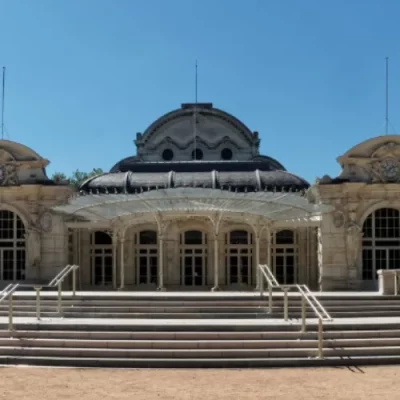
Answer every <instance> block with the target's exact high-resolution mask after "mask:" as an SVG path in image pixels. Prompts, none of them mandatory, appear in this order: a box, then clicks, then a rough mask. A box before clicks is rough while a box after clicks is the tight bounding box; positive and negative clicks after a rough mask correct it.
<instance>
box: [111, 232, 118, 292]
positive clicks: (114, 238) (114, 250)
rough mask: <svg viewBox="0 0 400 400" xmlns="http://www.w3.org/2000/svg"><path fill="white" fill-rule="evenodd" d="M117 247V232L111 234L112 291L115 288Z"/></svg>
mask: <svg viewBox="0 0 400 400" xmlns="http://www.w3.org/2000/svg"><path fill="white" fill-rule="evenodd" d="M117 246H118V236H117V232H115V231H114V232H113V234H112V285H113V289H116V288H117Z"/></svg>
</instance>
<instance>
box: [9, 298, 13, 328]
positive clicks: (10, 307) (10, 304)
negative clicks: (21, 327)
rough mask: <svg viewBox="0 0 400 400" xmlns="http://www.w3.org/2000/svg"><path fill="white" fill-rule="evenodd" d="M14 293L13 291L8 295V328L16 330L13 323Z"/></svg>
mask: <svg viewBox="0 0 400 400" xmlns="http://www.w3.org/2000/svg"><path fill="white" fill-rule="evenodd" d="M13 303H14V294H13V293H11V294H10V296H9V297H8V330H9V331H10V332H12V331H13V330H14V325H13V312H14V304H13Z"/></svg>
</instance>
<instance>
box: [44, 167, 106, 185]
mask: <svg viewBox="0 0 400 400" xmlns="http://www.w3.org/2000/svg"><path fill="white" fill-rule="evenodd" d="M103 173H104V172H103V170H102V169H101V168H93V170H92V171H91V172H83V171H79V169H77V170H76V171H74V172H73V173H72V175H71V176H70V177H67V176H66V175H65V174H64V173H62V172H56V173H54V174H53V176H52V177H51V179H52V180H54V181H55V182H61V181H69V183H70V184H71V185H72V186H75V187H76V188H78V187H79V186H80V185H81V184H82V183H83V182H84V181H85V180H86V179H89V178H91V177H92V176H96V175H100V174H103Z"/></svg>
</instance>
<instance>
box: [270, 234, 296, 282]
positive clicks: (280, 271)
mask: <svg viewBox="0 0 400 400" xmlns="http://www.w3.org/2000/svg"><path fill="white" fill-rule="evenodd" d="M271 250H272V268H273V273H274V275H275V277H276V279H277V281H278V282H279V283H280V284H286V285H290V284H293V283H296V282H297V281H298V267H297V256H298V241H297V234H296V233H295V232H294V231H291V230H282V231H279V232H276V233H275V234H274V235H273V238H272V247H271Z"/></svg>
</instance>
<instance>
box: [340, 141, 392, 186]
mask: <svg viewBox="0 0 400 400" xmlns="http://www.w3.org/2000/svg"><path fill="white" fill-rule="evenodd" d="M338 161H339V162H340V163H341V164H342V166H343V167H344V168H346V171H347V173H346V174H348V176H350V177H352V176H356V175H360V174H361V175H363V176H365V177H369V180H370V181H371V182H372V183H400V144H397V143H393V142H391V143H386V144H384V145H382V146H380V147H379V148H378V149H377V150H375V151H374V152H373V153H372V155H371V156H365V157H353V156H343V157H339V158H338ZM361 175H360V176H359V178H361Z"/></svg>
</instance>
